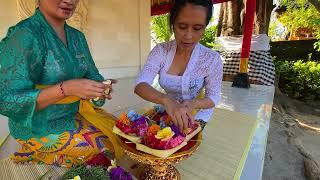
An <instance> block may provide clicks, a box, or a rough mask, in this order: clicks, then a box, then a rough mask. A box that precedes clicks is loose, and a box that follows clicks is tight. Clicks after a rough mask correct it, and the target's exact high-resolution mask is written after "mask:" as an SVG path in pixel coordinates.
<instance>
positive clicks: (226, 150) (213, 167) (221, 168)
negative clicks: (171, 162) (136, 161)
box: [177, 109, 257, 180]
mask: <svg viewBox="0 0 320 180" xmlns="http://www.w3.org/2000/svg"><path fill="white" fill-rule="evenodd" d="M256 124H257V120H256V117H254V116H250V115H246V114H242V113H238V112H232V111H228V110H222V109H216V110H215V114H214V118H213V119H212V121H211V122H209V123H208V124H207V126H206V127H205V130H204V132H203V141H202V143H201V145H200V147H199V149H198V150H197V151H196V152H195V153H194V154H193V155H192V156H191V157H190V158H189V159H187V160H185V161H183V162H181V163H180V164H178V165H177V168H178V170H179V171H180V174H181V175H182V179H183V180H194V179H197V180H200V179H210V180H214V179H217V180H231V179H240V176H241V172H242V170H243V167H244V164H245V161H246V158H247V155H248V152H249V149H250V145H251V142H252V139H253V134H254V133H253V132H254V130H255V126H256Z"/></svg>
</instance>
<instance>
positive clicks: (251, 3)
mask: <svg viewBox="0 0 320 180" xmlns="http://www.w3.org/2000/svg"><path fill="white" fill-rule="evenodd" d="M255 12H256V0H247V5H246V14H245V16H244V28H243V41H242V50H241V58H249V54H250V46H251V38H252V32H253V28H254V27H253V26H254V15H255Z"/></svg>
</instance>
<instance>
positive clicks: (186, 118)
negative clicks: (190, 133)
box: [163, 97, 192, 132]
mask: <svg viewBox="0 0 320 180" xmlns="http://www.w3.org/2000/svg"><path fill="white" fill-rule="evenodd" d="M163 105H164V107H165V109H166V112H167V113H168V115H169V116H170V117H171V118H172V121H173V123H174V124H175V125H176V126H177V127H178V128H179V130H180V131H181V132H183V130H185V129H187V128H188V127H189V122H190V120H191V119H192V115H191V112H189V108H187V107H186V106H184V105H182V104H180V103H179V102H177V101H176V100H172V99H170V98H168V97H166V98H165V99H164V101H163Z"/></svg>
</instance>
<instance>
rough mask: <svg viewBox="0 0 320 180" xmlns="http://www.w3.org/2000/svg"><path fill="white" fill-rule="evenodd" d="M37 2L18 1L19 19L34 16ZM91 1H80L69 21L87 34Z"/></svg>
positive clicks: (34, 0) (35, 0) (31, 0)
mask: <svg viewBox="0 0 320 180" xmlns="http://www.w3.org/2000/svg"><path fill="white" fill-rule="evenodd" d="M37 6H38V5H37V0H17V11H18V13H17V14H18V16H19V19H21V20H23V19H26V18H28V17H30V16H31V15H33V13H34V10H35V9H36V8H37ZM88 6H89V0H80V1H79V4H78V7H77V9H76V11H75V12H74V14H73V16H72V17H71V18H70V19H69V20H68V21H67V22H68V24H70V25H71V26H72V27H74V28H77V29H79V30H80V31H82V32H84V33H86V31H87V21H88V11H89V10H88Z"/></svg>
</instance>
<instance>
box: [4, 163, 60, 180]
mask: <svg viewBox="0 0 320 180" xmlns="http://www.w3.org/2000/svg"><path fill="white" fill-rule="evenodd" d="M0 172H1V173H0V180H15V179H17V180H18V179H23V180H40V179H42V180H49V179H50V180H57V179H60V178H61V177H62V176H63V174H64V173H65V172H66V169H65V168H59V167H55V166H48V165H32V164H26V165H22V164H16V163H14V162H13V161H11V160H10V159H3V160H1V161H0Z"/></svg>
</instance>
